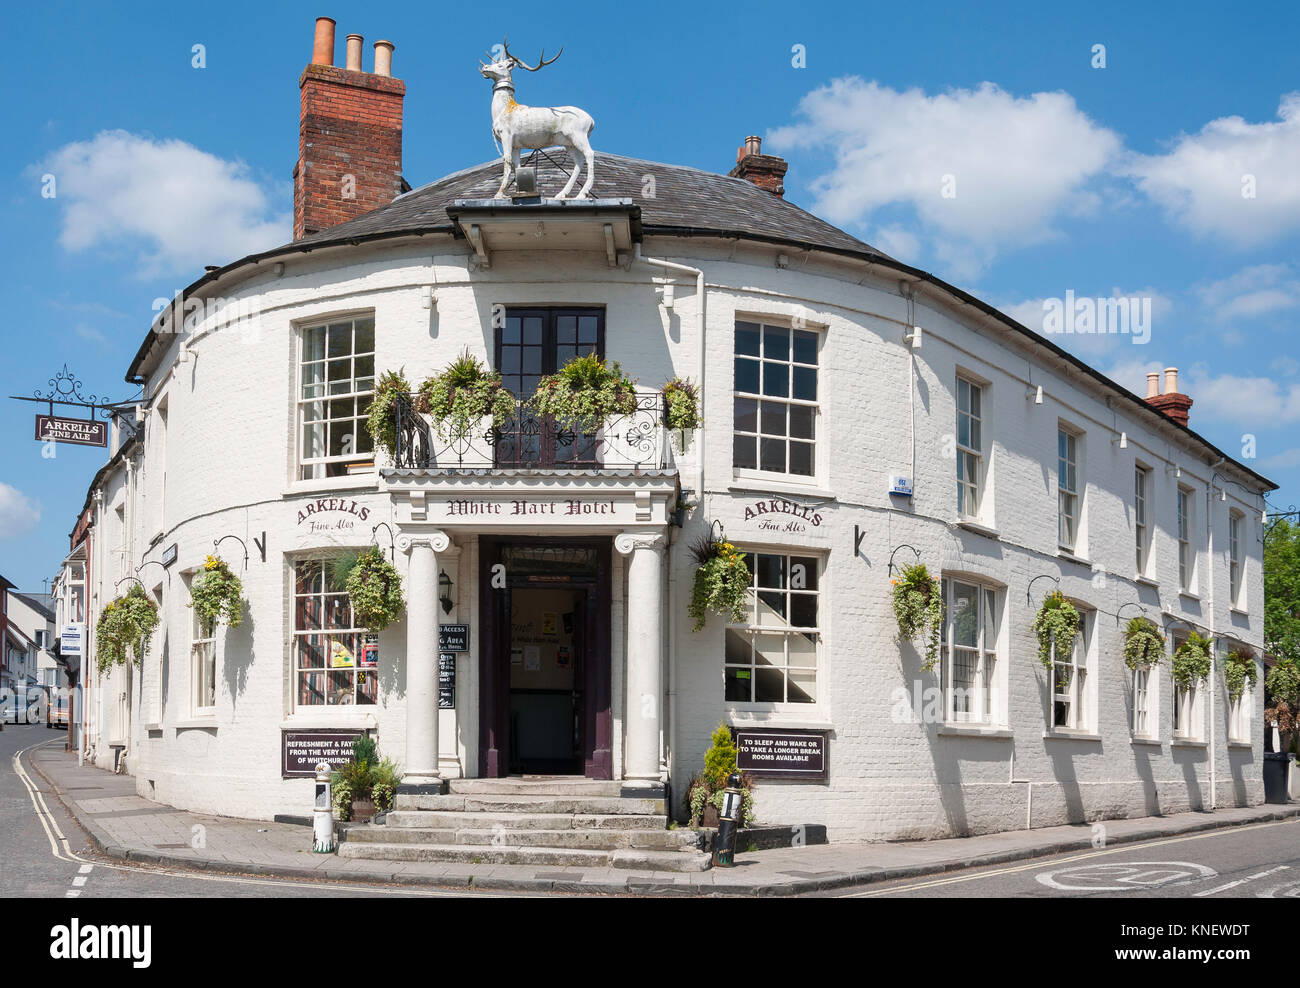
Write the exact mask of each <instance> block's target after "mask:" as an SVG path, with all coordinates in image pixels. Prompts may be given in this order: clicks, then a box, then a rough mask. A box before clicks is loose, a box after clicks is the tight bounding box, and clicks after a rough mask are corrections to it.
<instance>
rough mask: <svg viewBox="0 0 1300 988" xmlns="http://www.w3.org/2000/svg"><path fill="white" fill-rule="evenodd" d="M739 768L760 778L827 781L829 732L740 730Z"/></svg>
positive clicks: (768, 729)
mask: <svg viewBox="0 0 1300 988" xmlns="http://www.w3.org/2000/svg"><path fill="white" fill-rule="evenodd" d="M733 731H734V733H735V736H736V767H737V768H739V769H740V770H741V771H742V772H749V773H750V774H751V775H754V776H756V777H759V778H768V779H812V780H819V781H824V780H825V779H826V778H827V777H828V775H827V773H828V770H829V765H828V760H827V757H826V754H827V748H828V747H829V743H828V740H827V739H828V737H829V734H830V732H829V731H796V730H778V729H776V728H767V727H758V728H755V727H737V728H734V729H733Z"/></svg>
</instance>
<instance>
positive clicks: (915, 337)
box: [903, 326, 921, 350]
mask: <svg viewBox="0 0 1300 988" xmlns="http://www.w3.org/2000/svg"><path fill="white" fill-rule="evenodd" d="M903 342H904V343H910V344H912V349H913V350H919V349H921V327H920V326H909V327H908V330H907V332H906V333H904V334H903Z"/></svg>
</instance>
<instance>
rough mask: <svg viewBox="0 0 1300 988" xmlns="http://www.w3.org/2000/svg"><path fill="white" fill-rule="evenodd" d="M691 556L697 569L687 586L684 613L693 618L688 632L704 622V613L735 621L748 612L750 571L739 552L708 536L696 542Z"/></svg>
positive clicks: (697, 628) (699, 627)
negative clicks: (689, 590) (692, 626)
mask: <svg viewBox="0 0 1300 988" xmlns="http://www.w3.org/2000/svg"><path fill="white" fill-rule="evenodd" d="M691 553H692V554H693V555H694V556H695V561H696V562H697V563H698V564H699V567H698V568H697V569H696V570H695V583H694V585H693V586H692V587H691V602H690V605H689V606H688V608H687V612H688V613H689V614H690V616H691V617H692V618H694V619H695V627H694V628H692V629H691V630H692V631H699V630H700V629H701V628H703V627H704V622H705V621H706V620H707V619H708V612H709V611H713V612H714V613H715V614H722V615H725V616H726V617H728V618H730V619H731V620H732V621H739V620H741V619H742V618H744V616H745V612H746V611H747V610H748V606H747V605H748V600H747V594H748V593H749V582H750V572H749V566H748V564H747V563H746V562H745V556H744V554H743V553H741V552H739V551H737V549H736V547H735V546H734V545H732V544H731V543H730V542H727V541H725V540H723V539H715V538H714V537H713V535H712V533H710V534H709V535H705V536H702V537H701V538H699V539H698V540H696V542H695V544H694V545H692V546H691Z"/></svg>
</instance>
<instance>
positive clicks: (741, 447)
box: [731, 436, 758, 470]
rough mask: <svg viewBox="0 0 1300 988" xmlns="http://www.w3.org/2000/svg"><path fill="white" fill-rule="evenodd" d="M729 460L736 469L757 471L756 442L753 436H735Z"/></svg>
mask: <svg viewBox="0 0 1300 988" xmlns="http://www.w3.org/2000/svg"><path fill="white" fill-rule="evenodd" d="M731 458H732V460H733V461H734V462H735V465H736V467H737V469H740V470H757V469H758V440H757V439H755V438H754V437H753V436H736V437H735V439H734V440H733V441H732V449H731Z"/></svg>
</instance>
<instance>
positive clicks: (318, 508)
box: [298, 497, 370, 532]
mask: <svg viewBox="0 0 1300 988" xmlns="http://www.w3.org/2000/svg"><path fill="white" fill-rule="evenodd" d="M369 519H370V509H369V508H368V507H365V506H364V505H361V504H359V503H357V502H356V501H353V500H351V499H349V498H345V497H319V498H317V499H316V500H314V501H308V502H307V503H306V504H304V505H303V506H302V507H301V508H299V509H298V524H299V525H306V526H307V528H308V529H309V530H310V531H312V532H350V531H352V530H353V529H354V528H356V526H357V523H358V522H364V521H368V520H369Z"/></svg>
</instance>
